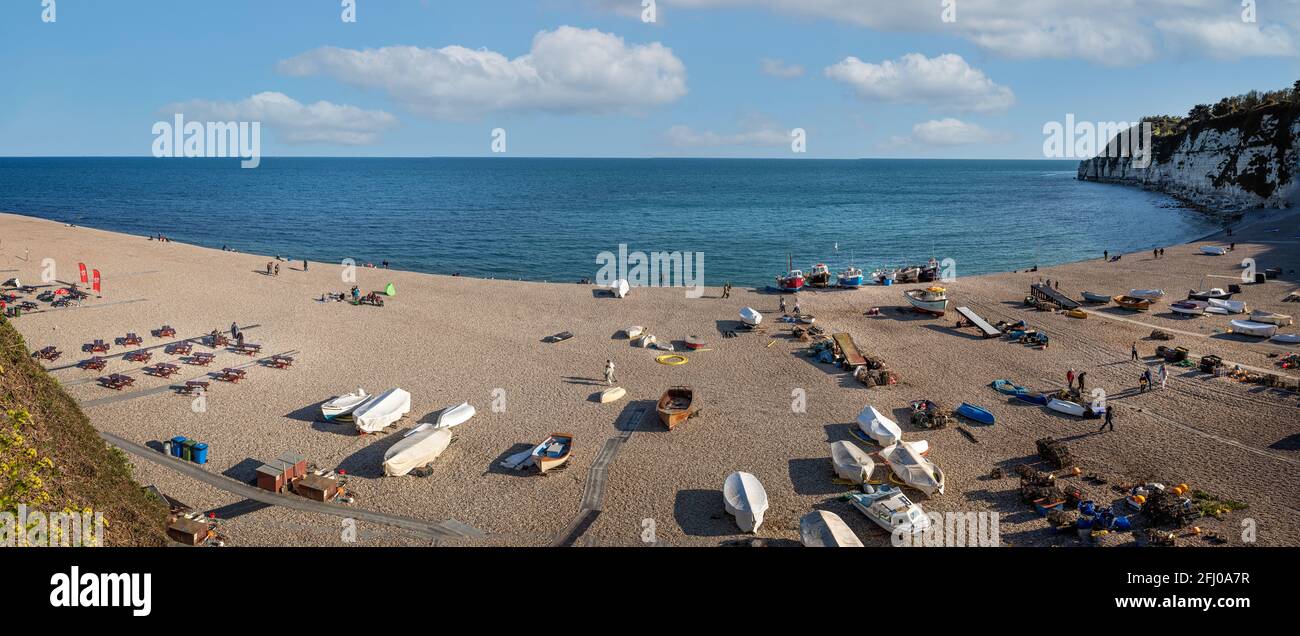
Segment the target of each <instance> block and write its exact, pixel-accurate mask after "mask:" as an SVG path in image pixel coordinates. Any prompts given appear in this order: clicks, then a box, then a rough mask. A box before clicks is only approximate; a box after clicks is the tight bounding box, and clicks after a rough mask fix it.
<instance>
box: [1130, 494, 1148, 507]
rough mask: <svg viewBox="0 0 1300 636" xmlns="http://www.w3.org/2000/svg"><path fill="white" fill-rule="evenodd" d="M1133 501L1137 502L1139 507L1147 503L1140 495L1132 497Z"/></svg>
mask: <svg viewBox="0 0 1300 636" xmlns="http://www.w3.org/2000/svg"><path fill="white" fill-rule="evenodd" d="M1133 501H1135V502H1137V505H1139V506H1140V505H1142V504H1144V503H1146V502H1147V498H1146V497H1144V496H1142V495H1134V496H1133Z"/></svg>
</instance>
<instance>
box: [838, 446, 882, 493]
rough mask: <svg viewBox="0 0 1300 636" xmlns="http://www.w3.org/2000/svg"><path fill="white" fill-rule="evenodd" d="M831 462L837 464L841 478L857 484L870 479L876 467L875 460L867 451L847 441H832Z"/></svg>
mask: <svg viewBox="0 0 1300 636" xmlns="http://www.w3.org/2000/svg"><path fill="white" fill-rule="evenodd" d="M831 464H833V465H834V466H835V474H836V475H837V476H838V477H839V478H840V479H847V480H848V481H851V482H853V483H855V484H861V483H864V482H867V481H869V480H870V479H871V473H872V472H874V471H875V469H876V462H875V460H873V459H871V456H870V455H868V454H867V453H866V451H863V450H862V449H861V448H858V447H857V445H856V444H854V443H853V442H847V441H840V442H832V443H831Z"/></svg>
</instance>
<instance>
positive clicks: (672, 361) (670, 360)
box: [655, 353, 690, 367]
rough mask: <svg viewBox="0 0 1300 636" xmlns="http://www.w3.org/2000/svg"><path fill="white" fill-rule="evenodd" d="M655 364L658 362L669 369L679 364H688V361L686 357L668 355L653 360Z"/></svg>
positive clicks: (674, 354) (677, 354) (673, 354)
mask: <svg viewBox="0 0 1300 636" xmlns="http://www.w3.org/2000/svg"><path fill="white" fill-rule="evenodd" d="M655 362H658V363H659V364H666V365H668V366H670V367H675V366H677V365H679V364H686V363H687V362H690V360H688V359H687V358H686V356H684V355H681V354H679V353H669V354H665V355H662V356H659V357H657V358H655Z"/></svg>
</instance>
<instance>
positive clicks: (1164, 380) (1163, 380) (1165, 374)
mask: <svg viewBox="0 0 1300 636" xmlns="http://www.w3.org/2000/svg"><path fill="white" fill-rule="evenodd" d="M1156 374H1157V375H1159V376H1160V388H1162V389H1163V388H1165V385H1166V384H1168V383H1169V369H1167V368H1165V365H1164V363H1163V362H1162V363H1160V369H1159V370H1158V371H1157V372H1156Z"/></svg>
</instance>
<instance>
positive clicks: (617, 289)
mask: <svg viewBox="0 0 1300 636" xmlns="http://www.w3.org/2000/svg"><path fill="white" fill-rule="evenodd" d="M631 289H632V286H631V285H629V284H628V282H627V280H626V279H623V278H620V279H618V280H616V281H614V282H613V283H610V285H609V290H610V291H611V292H614V297H615V298H627V293H628V292H629V291H631Z"/></svg>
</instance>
